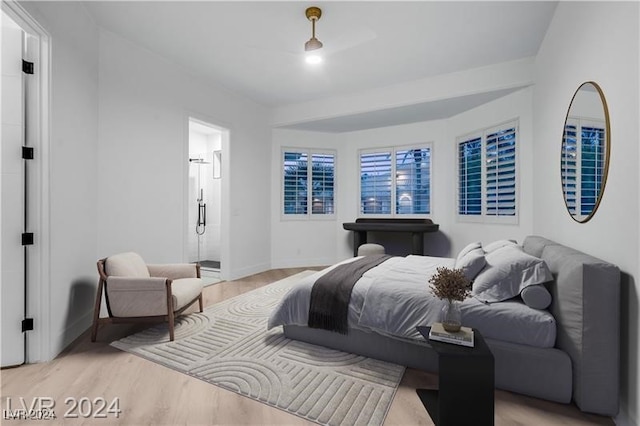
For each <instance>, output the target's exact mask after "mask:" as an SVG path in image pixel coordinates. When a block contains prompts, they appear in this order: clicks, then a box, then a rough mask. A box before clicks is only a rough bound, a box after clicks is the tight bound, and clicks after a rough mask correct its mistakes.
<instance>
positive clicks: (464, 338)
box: [429, 322, 473, 348]
mask: <svg viewBox="0 0 640 426" xmlns="http://www.w3.org/2000/svg"><path fill="white" fill-rule="evenodd" d="M429 339H430V340H436V341H438V342H445V343H453V344H454V345H462V346H468V347H470V348H472V347H473V330H472V329H471V328H469V327H460V331H457V332H455V333H451V332H449V331H446V330H445V329H444V327H443V326H442V323H440V322H436V323H433V325H432V326H431V331H429Z"/></svg>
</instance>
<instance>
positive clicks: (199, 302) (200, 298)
mask: <svg viewBox="0 0 640 426" xmlns="http://www.w3.org/2000/svg"><path fill="white" fill-rule="evenodd" d="M198 304H199V305H200V312H204V307H203V306H204V304H203V301H202V293H200V296H199V297H198Z"/></svg>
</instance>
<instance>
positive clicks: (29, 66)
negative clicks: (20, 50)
mask: <svg viewBox="0 0 640 426" xmlns="http://www.w3.org/2000/svg"><path fill="white" fill-rule="evenodd" d="M22 72H23V73H25V74H33V62H29V61H25V60H24V59H23V60H22Z"/></svg>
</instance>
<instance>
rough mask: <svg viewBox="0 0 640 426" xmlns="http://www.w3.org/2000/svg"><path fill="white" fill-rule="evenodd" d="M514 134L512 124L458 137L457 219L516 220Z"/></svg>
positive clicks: (514, 125) (514, 123)
mask: <svg viewBox="0 0 640 426" xmlns="http://www.w3.org/2000/svg"><path fill="white" fill-rule="evenodd" d="M517 132H518V125H517V123H516V122H512V123H507V124H504V125H502V126H498V127H495V128H491V129H486V130H483V131H480V132H477V133H474V134H472V135H469V136H466V137H462V138H458V217H459V218H471V219H472V218H474V217H475V218H476V219H475V220H485V219H486V220H487V221H492V220H497V221H506V222H509V221H515V220H517V216H518V208H517V207H518V206H517V198H518V197H517V187H516V182H517V180H516V172H517V171H516V152H517V151H516V140H517ZM508 218H511V219H508Z"/></svg>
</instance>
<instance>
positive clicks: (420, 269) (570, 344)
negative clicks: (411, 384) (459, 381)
mask: <svg viewBox="0 0 640 426" xmlns="http://www.w3.org/2000/svg"><path fill="white" fill-rule="evenodd" d="M520 249H521V250H522V251H523V252H524V253H526V254H527V255H530V256H534V257H536V258H539V259H542V261H544V262H542V261H541V263H544V264H545V268H546V267H548V270H549V272H550V274H551V275H549V278H550V279H552V281H550V282H547V283H545V284H544V286H545V288H546V289H548V291H549V293H550V303H551V304H550V306H549V307H548V308H547V309H533V308H531V307H529V306H527V305H526V304H525V303H523V302H522V300H520V298H519V297H516V298H512V299H508V300H504V301H500V302H499V303H486V301H485V300H483V298H482V297H473V298H469V299H467V300H465V301H464V302H463V303H462V306H461V308H462V312H463V322H464V324H465V325H467V326H470V327H473V328H476V329H479V330H480V331H481V333H482V334H483V336H484V337H485V340H486V342H487V343H488V345H489V347H490V348H491V351H492V352H493V354H494V359H495V374H496V377H495V383H496V387H498V388H501V389H504V390H508V391H512V392H517V393H521V394H525V395H530V396H534V397H538V398H543V399H547V400H551V401H556V402H561V403H570V402H571V401H573V402H575V403H576V405H577V406H578V407H579V408H580V409H581V410H582V411H584V412H591V413H596V414H601V415H609V416H614V415H615V414H616V413H617V412H618V400H619V398H618V392H619V305H620V302H619V297H620V273H619V270H618V268H617V267H615V266H614V265H611V264H609V263H607V262H604V261H601V260H599V259H596V258H594V257H592V256H589V255H586V254H584V253H581V252H579V251H577V250H575V249H572V248H569V247H566V246H563V245H560V244H557V243H555V242H553V241H551V240H548V239H545V238H542V237H538V236H529V237H527V238H526V239H525V240H524V242H523V244H522V245H521V246H520ZM351 261H353V259H349V260H346V261H344V262H341V264H344V263H348V262H351ZM338 265H339V264H338ZM338 265H333V266H332V267H330V268H327V269H325V270H323V271H320V272H318V273H316V274H313V275H312V276H309V277H307V278H305V279H303V280H301V282H300V283H299V284H298V285H297V286H296V287H294V288H293V289H292V290H291V291H290V292H289V293H288V294H287V295H286V296H285V298H283V301H282V302H281V304H280V305H279V306H278V307H277V308H276V309H275V310H274V311H273V313H272V314H271V316H270V318H269V324H268V327H269V328H273V327H277V326H280V325H282V326H283V329H284V333H285V335H286V336H287V337H289V338H292V339H296V340H301V341H305V342H308V343H313V344H318V345H322V346H326V347H331V348H334V349H340V350H344V351H347V352H352V353H357V354H361V355H365V356H369V357H372V358H377V359H382V360H385V361H390V362H394V363H398V364H401V365H405V366H407V367H412V368H418V369H423V370H427V371H437V370H438V361H437V355H436V354H435V352H434V351H433V350H432V349H431V347H430V346H429V345H428V343H427V342H426V341H425V340H424V339H422V338H421V337H419V334H418V333H417V331H416V330H415V326H416V325H429V324H431V323H433V322H435V321H438V317H439V311H440V307H441V304H442V301H440V300H439V299H437V298H433V297H425V294H427V293H428V291H427V288H428V285H427V283H426V280H427V279H428V276H429V275H430V274H432V273H434V272H435V270H436V268H437V267H439V266H448V267H453V266H455V265H456V259H450V258H436V257H428V256H407V257H406V258H391V259H389V260H387V261H385V262H384V263H381V264H380V265H378V266H376V267H374V268H372V269H370V270H368V271H367V272H365V273H364V274H363V275H362V277H361V278H360V279H359V280H358V281H357V282H356V284H355V286H353V292H352V294H351V301H350V303H349V306H348V332H347V334H341V333H335V332H331V331H327V330H323V329H320V328H310V327H308V318H309V299H310V294H311V290H312V287H313V283H314V282H315V281H316V280H317V279H318V277H320V276H322V275H324V274H327V273H328V272H329V271H331V270H332V269H334V268H337V267H338ZM485 270H486V268H485V269H483V271H485ZM483 273H484V272H483ZM484 274H485V275H487V274H486V273H484ZM474 285H475V283H474ZM516 291H519V290H516ZM481 300H483V301H481Z"/></svg>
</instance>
